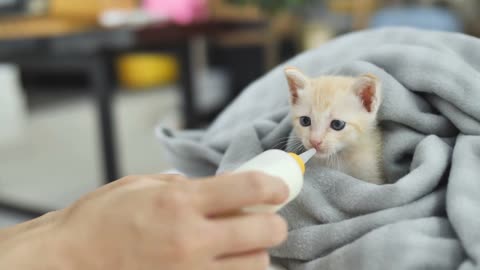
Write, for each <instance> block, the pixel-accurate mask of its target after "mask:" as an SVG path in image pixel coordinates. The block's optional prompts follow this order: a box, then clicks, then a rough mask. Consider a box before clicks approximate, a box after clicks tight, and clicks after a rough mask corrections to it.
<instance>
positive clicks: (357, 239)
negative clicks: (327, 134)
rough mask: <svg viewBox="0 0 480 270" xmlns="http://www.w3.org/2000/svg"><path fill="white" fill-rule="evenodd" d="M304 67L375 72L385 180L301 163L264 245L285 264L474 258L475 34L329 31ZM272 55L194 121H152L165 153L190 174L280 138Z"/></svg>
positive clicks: (282, 106) (279, 85)
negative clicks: (280, 223)
mask: <svg viewBox="0 0 480 270" xmlns="http://www.w3.org/2000/svg"><path fill="white" fill-rule="evenodd" d="M285 64H288V65H294V66H298V67H299V68H300V69H302V70H303V71H305V73H306V74H308V75H310V76H318V75H322V74H338V75H358V74H362V73H366V72H370V73H373V74H375V75H376V76H377V77H379V78H380V79H381V81H382V83H383V91H384V99H383V103H382V106H381V108H380V112H379V119H380V122H381V125H382V128H383V130H384V140H385V148H384V153H383V154H384V161H385V170H386V175H387V176H386V177H387V182H388V184H386V185H382V186H377V185H373V184H369V183H366V182H363V181H360V180H358V179H354V178H352V177H350V176H348V175H345V174H342V173H340V172H338V171H333V170H329V169H326V168H321V167H318V166H307V172H306V176H305V185H304V187H303V190H302V192H301V194H300V195H299V197H298V198H297V199H296V200H295V201H293V202H292V203H291V204H289V205H287V206H286V207H285V208H284V209H283V210H282V211H281V214H282V215H283V216H284V217H285V218H286V219H287V220H288V222H289V229H290V232H289V237H288V240H287V241H286V242H285V244H283V245H282V246H280V247H278V248H275V249H273V250H271V255H272V257H273V258H274V260H275V261H276V262H277V263H280V264H281V265H284V266H285V267H286V268H288V269H295V270H297V269H315V270H317V269H335V270H349V269H352V270H361V269H366V270H374V269H379V270H385V269H435V270H439V269H462V270H467V269H480V40H478V39H475V38H473V37H468V36H465V35H462V34H454V33H443V32H432V31H422V30H414V29H406V28H385V29H379V30H369V31H363V32H357V33H352V34H348V35H345V36H342V37H339V38H337V39H335V40H333V41H331V42H329V43H327V44H325V45H322V46H320V47H319V48H317V49H314V50H311V51H307V52H305V53H302V54H300V55H299V56H297V57H295V58H293V59H291V60H290V61H288V62H287V63H285ZM283 66H284V65H281V66H279V67H277V68H275V69H274V70H272V71H271V72H269V73H268V74H266V75H265V76H263V77H262V78H260V79H258V80H257V81H255V82H253V83H252V84H251V85H250V86H249V87H247V88H246V89H245V91H244V92H243V93H242V94H241V96H240V97H239V98H237V99H236V101H235V102H233V104H231V105H230V106H229V107H228V108H227V109H225V111H224V112H223V113H222V114H221V115H220V116H219V117H218V119H216V121H215V122H214V123H213V124H212V125H211V126H210V127H209V128H208V129H207V130H201V131H188V132H175V131H171V130H167V129H163V128H160V129H159V134H160V138H161V141H162V142H163V143H164V144H165V145H166V147H167V148H168V150H169V156H170V158H171V161H172V162H173V164H174V165H175V166H176V167H177V168H178V169H179V170H181V171H183V172H185V173H187V174H189V175H192V176H204V175H212V174H215V173H218V172H221V171H224V170H232V169H234V168H236V167H237V166H238V165H240V164H241V163H242V162H244V161H246V160H248V159H249V158H251V157H253V156H255V155H257V154H259V153H260V152H262V151H264V150H266V149H270V148H283V149H287V150H288V148H289V143H288V142H287V143H282V142H285V139H286V138H287V137H289V135H290V134H291V131H292V128H291V123H290V118H289V115H288V114H289V106H288V90H287V83H286V80H285V78H284V75H283V71H282V69H283Z"/></svg>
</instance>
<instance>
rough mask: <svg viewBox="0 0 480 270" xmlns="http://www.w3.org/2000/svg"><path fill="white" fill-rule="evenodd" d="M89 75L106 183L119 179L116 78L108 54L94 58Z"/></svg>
mask: <svg viewBox="0 0 480 270" xmlns="http://www.w3.org/2000/svg"><path fill="white" fill-rule="evenodd" d="M88 72H89V77H90V79H91V85H92V88H93V94H94V96H95V101H96V107H97V119H98V124H99V129H100V139H101V142H100V143H101V146H102V156H103V163H104V164H103V165H104V168H105V169H104V170H105V172H104V173H105V176H104V178H105V183H109V182H112V181H114V180H116V179H118V176H119V174H118V166H117V156H116V154H117V153H116V152H117V151H116V138H115V135H114V134H115V133H114V129H115V122H114V118H113V98H114V91H115V83H114V81H113V80H114V78H113V76H112V74H111V60H110V57H109V56H107V55H97V56H96V57H95V59H92V61H91V66H90V68H89V71H88Z"/></svg>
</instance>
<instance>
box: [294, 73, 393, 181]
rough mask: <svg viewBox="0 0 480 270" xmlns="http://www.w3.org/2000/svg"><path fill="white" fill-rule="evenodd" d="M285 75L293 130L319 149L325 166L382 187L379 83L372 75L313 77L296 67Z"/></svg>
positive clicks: (305, 143)
mask: <svg viewBox="0 0 480 270" xmlns="http://www.w3.org/2000/svg"><path fill="white" fill-rule="evenodd" d="M285 75H286V77H287V81H288V86H289V88H290V105H291V112H292V116H293V127H294V131H295V133H296V135H297V136H298V137H299V138H300V139H301V142H302V144H303V145H304V146H305V147H306V148H307V149H310V148H316V149H317V154H316V156H315V159H316V160H317V161H318V162H319V163H320V165H322V166H325V167H329V168H332V169H335V170H339V171H342V172H344V173H346V174H349V175H351V176H353V177H355V178H358V179H361V180H364V181H367V182H371V183H375V184H382V183H383V182H384V181H383V174H382V170H381V161H382V156H381V151H382V137H381V133H380V129H379V128H378V126H377V121H376V116H377V111H378V108H379V106H380V102H381V87H380V82H379V81H378V80H377V78H376V77H374V76H373V75H370V74H365V75H362V76H359V77H356V78H355V77H345V76H322V77H318V78H309V77H307V76H306V75H304V74H303V73H302V72H301V71H300V70H298V69H297V68H293V67H289V68H286V69H285Z"/></svg>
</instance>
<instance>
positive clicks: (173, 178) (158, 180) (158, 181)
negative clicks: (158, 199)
mask: <svg viewBox="0 0 480 270" xmlns="http://www.w3.org/2000/svg"><path fill="white" fill-rule="evenodd" d="M186 180H187V178H186V177H185V176H183V175H180V174H150V175H129V176H125V177H123V178H121V179H119V180H117V181H114V182H112V183H109V184H107V185H105V186H103V187H101V188H99V189H98V190H97V191H96V192H95V193H96V194H99V193H105V192H110V191H111V190H114V189H118V188H125V187H128V189H141V188H146V187H149V186H158V185H163V184H167V183H173V182H183V181H186Z"/></svg>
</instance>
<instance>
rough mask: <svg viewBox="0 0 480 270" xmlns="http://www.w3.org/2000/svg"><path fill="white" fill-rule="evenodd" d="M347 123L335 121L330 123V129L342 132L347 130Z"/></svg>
mask: <svg viewBox="0 0 480 270" xmlns="http://www.w3.org/2000/svg"><path fill="white" fill-rule="evenodd" d="M345 124H346V123H345V122H344V121H342V120H333V121H332V122H331V123H330V127H331V128H333V129H334V130H337V131H339V130H342V129H344V128H345Z"/></svg>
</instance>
